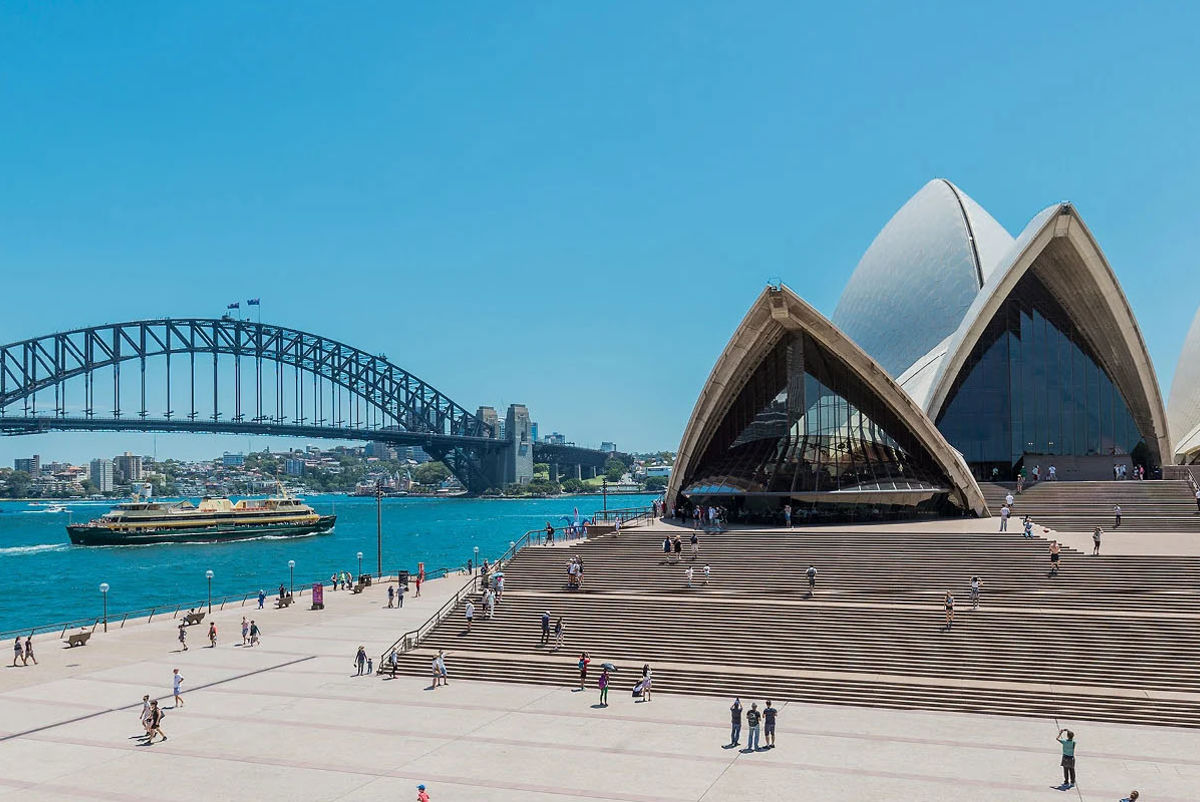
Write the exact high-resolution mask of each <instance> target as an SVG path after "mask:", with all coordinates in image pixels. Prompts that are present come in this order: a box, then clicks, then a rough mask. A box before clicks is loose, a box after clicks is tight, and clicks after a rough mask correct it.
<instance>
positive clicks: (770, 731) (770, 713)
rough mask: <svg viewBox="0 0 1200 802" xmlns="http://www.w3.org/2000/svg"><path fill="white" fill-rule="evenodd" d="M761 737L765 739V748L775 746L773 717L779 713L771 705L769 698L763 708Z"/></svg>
mask: <svg viewBox="0 0 1200 802" xmlns="http://www.w3.org/2000/svg"><path fill="white" fill-rule="evenodd" d="M762 712H763V737H764V738H765V739H766V741H767V748H768V749H774V748H775V718H776V716H778V715H779V711H778V710H776V709H775V708H774V707H772V706H771V700H770V699H768V700H767V706H766V707H764V708H763V711H762Z"/></svg>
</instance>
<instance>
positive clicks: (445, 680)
mask: <svg viewBox="0 0 1200 802" xmlns="http://www.w3.org/2000/svg"><path fill="white" fill-rule="evenodd" d="M434 659H435V660H437V670H438V676H439V677H441V681H442V684H443V685H449V684H450V675H449V674H448V673H447V671H446V651H445V650H444V649H438V653H437V657H436V658H434Z"/></svg>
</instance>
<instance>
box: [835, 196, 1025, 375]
mask: <svg viewBox="0 0 1200 802" xmlns="http://www.w3.org/2000/svg"><path fill="white" fill-rule="evenodd" d="M1012 243H1013V238H1012V236H1011V235H1010V234H1009V233H1008V232H1007V231H1005V230H1004V228H1003V227H1002V226H1001V225H1000V224H999V223H997V222H996V221H995V220H994V219H993V218H992V216H991V215H989V214H988V213H987V212H986V211H984V210H983V208H982V207H981V206H979V205H978V204H977V203H975V201H973V200H971V198H969V197H968V196H967V195H966V194H964V193H963V192H962V191H961V190H959V189H958V187H956V186H954V184H951V183H950V182H949V181H946V180H945V179H941V178H939V179H935V180H933V181H930V182H929V183H928V184H926V185H925V186H924V187H922V188H921V190H920V191H919V192H917V194H915V195H913V196H912V198H910V199H909V200H908V202H907V203H905V204H904V206H902V207H901V208H900V210H899V211H898V212H896V214H895V215H893V216H892V219H891V220H889V221H888V223H887V225H885V226H884V227H883V229H882V230H881V231H880V232H879V234H878V235H877V236H876V237H875V240H874V241H873V242H872V243H871V246H870V247H869V248H867V251H866V253H864V254H863V256H862V259H861V260H860V261H859V263H858V266H857V267H856V268H855V269H854V274H853V275H852V276H851V277H850V281H849V282H848V283H847V284H846V289H845V290H844V291H843V292H842V297H841V298H840V299H839V300H838V305H837V308H836V309H835V310H834V312H833V317H832V318H831V319H832V321H833V323H834V325H836V326H837V327H838V328H839V329H841V330H842V331H843V332H845V333H846V335H847V336H849V337H850V339H852V340H854V342H856V343H858V344H859V345H860V346H861V347H862V348H863V350H865V351H866V352H867V353H868V354H870V355H871V356H873V357H874V358H875V360H876V361H878V362H879V364H880V365H882V366H883V367H884V369H885V370H887V371H888V373H890V374H891V375H892V376H899V375H900V374H901V373H902V372H903V371H904V370H905V369H906V368H908V367H909V366H910V365H912V364H913V363H914V362H915V361H917V359H918V358H919V357H920V356H921V355H922V354H924V353H926V352H928V351H929V350H930V349H931V348H933V347H934V346H935V345H936V344H937V343H938V342H940V341H941V340H943V339H944V338H946V337H947V336H949V335H950V334H952V333H953V332H954V331H955V329H957V328H958V325H959V323H960V322H961V321H962V318H963V314H964V313H965V312H966V311H967V308H968V307H969V306H970V305H971V302H972V301H974V300H975V296H976V294H977V293H978V292H979V288H980V287H981V286H983V284H984V282H985V281H986V280H987V278H988V277H989V276H990V275H991V274H992V272H993V271H994V270H995V268H996V266H997V265H999V264H1000V262H1001V260H1002V259H1003V257H1004V256H1005V254H1006V253H1007V252H1008V250H1009V249H1010V247H1011V246H1012Z"/></svg>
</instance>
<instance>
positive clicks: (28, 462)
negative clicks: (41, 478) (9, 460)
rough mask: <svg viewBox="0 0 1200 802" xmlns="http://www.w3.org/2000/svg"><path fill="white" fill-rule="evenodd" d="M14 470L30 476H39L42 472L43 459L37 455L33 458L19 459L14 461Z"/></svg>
mask: <svg viewBox="0 0 1200 802" xmlns="http://www.w3.org/2000/svg"><path fill="white" fill-rule="evenodd" d="M13 470H16V471H25V473H27V474H29V475H30V476H37V475H38V474H39V473H41V472H42V458H41V457H40V456H38V455H37V454H34V455H33V456H32V457H18V458H17V459H15V460H13Z"/></svg>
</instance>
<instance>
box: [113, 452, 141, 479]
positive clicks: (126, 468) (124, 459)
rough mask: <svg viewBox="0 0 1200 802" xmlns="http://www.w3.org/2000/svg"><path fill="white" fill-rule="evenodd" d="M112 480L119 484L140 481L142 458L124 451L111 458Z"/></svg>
mask: <svg viewBox="0 0 1200 802" xmlns="http://www.w3.org/2000/svg"><path fill="white" fill-rule="evenodd" d="M113 471H114V479H115V480H116V481H117V482H119V483H126V482H140V481H142V458H141V457H139V456H138V455H136V454H130V453H129V452H128V451H126V452H125V453H124V454H122V455H121V456H119V457H114V458H113Z"/></svg>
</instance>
